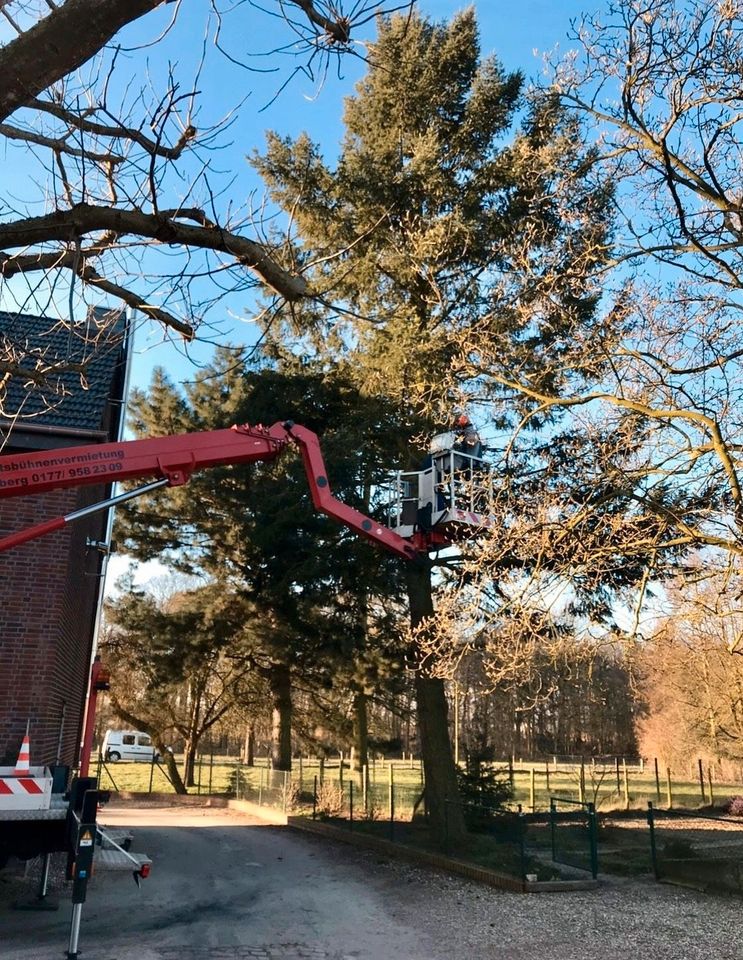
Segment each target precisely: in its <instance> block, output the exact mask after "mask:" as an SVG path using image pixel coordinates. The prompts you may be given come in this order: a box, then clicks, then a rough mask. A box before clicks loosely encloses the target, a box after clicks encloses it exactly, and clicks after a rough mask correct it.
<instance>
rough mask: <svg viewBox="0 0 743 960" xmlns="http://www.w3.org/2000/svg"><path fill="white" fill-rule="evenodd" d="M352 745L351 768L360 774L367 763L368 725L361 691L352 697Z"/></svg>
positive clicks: (364, 696)
mask: <svg viewBox="0 0 743 960" xmlns="http://www.w3.org/2000/svg"><path fill="white" fill-rule="evenodd" d="M353 745H354V754H353V768H354V770H355V771H356V773H359V774H360V773H361V771H362V770H363V769H364V767H365V766H366V764H368V763H369V724H368V717H367V714H366V694H365V693H364V692H363V690H357V691H356V692H355V693H354V697H353Z"/></svg>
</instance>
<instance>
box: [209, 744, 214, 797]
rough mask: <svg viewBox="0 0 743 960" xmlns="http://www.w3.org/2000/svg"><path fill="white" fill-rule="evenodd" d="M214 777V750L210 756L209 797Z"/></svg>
mask: <svg viewBox="0 0 743 960" xmlns="http://www.w3.org/2000/svg"><path fill="white" fill-rule="evenodd" d="M213 775H214V750H212V752H211V753H210V754H209V796H211V793H212V777H213Z"/></svg>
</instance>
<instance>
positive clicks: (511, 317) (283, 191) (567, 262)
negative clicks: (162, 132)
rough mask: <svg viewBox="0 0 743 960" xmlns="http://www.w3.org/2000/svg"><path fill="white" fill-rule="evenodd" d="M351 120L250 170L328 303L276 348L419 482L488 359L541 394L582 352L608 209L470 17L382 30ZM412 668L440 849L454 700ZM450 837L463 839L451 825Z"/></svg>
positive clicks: (297, 319)
mask: <svg viewBox="0 0 743 960" xmlns="http://www.w3.org/2000/svg"><path fill="white" fill-rule="evenodd" d="M344 120H345V127H346V133H345V136H344V139H343V142H342V144H341V149H340V154H339V156H338V158H337V161H336V162H335V164H334V165H331V164H329V163H328V162H326V161H325V160H324V159H323V156H322V152H321V150H320V148H319V147H318V146H317V145H315V144H314V143H312V141H311V139H310V137H309V136H307V135H302V136H300V137H298V138H297V139H291V138H282V137H279V136H278V135H276V134H272V133H270V134H268V140H267V148H266V150H265V152H264V153H263V154H262V155H256V156H254V157H253V163H254V165H255V167H256V168H257V170H258V171H259V172H260V173H261V175H262V177H263V179H264V180H265V182H266V184H267V187H268V190H269V193H270V195H271V198H272V199H273V201H274V202H275V203H277V204H278V205H279V206H280V207H281V208H283V210H284V211H286V213H287V215H290V217H291V232H292V235H291V236H290V237H289V238H288V239H287V240H286V243H285V246H284V250H285V254H286V257H287V261H288V262H292V263H293V264H295V265H298V266H300V267H301V268H302V270H303V271H304V273H305V274H306V275H307V276H308V278H310V279H311V282H312V283H313V285H314V286H315V288H316V289H322V290H324V291H325V299H326V303H327V310H326V311H325V312H324V313H321V312H319V311H318V310H317V309H316V308H313V310H312V312H311V313H309V312H305V313H304V314H302V313H301V311H295V312H293V313H292V314H291V315H286V316H284V317H283V321H284V322H283V323H282V324H275V325H274V327H273V329H272V331H271V335H272V338H273V342H274V349H275V350H276V351H277V352H281V351H286V344H287V342H291V343H292V344H293V345H294V346H293V349H300V348H301V349H302V350H308V351H314V352H315V353H316V354H318V355H320V356H324V357H332V358H333V361H334V362H335V363H337V364H345V365H346V367H347V369H348V371H349V375H350V376H352V377H353V378H354V379H355V380H356V382H357V383H358V384H359V386H360V388H361V389H362V390H363V391H365V392H366V393H368V394H371V395H379V396H385V397H387V398H389V399H390V400H391V401H393V402H394V403H395V404H396V405H397V409H398V411H399V414H400V421H401V423H400V428H399V432H398V442H399V441H400V439H401V438H402V441H403V442H402V447H403V455H402V457H401V460H402V462H403V463H405V462H406V463H407V465H408V466H410V465H412V464H414V463H415V461H416V459H417V458H419V457H420V446H419V441H418V440H417V438H416V436H415V435H414V434H413V433H408V434H405V433H404V430H405V428H404V421H405V420H406V419H407V418H409V417H410V415H411V414H412V415H414V416H415V417H418V418H423V419H426V418H427V420H428V424H429V426H430V427H433V426H434V424H435V423H436V421H437V420H439V421H440V420H445V419H447V418H448V417H449V416H450V413H451V409H452V407H453V406H455V405H457V404H460V405H461V404H464V403H465V402H467V403H468V404H469V405H473V404H476V403H477V398H478V397H481V396H482V395H483V393H484V394H485V395H486V396H492V393H493V390H494V389H496V388H494V387H493V385H492V384H490V383H489V382H488V363H489V362H490V359H489V358H490V357H491V356H492V355H493V353H495V354H496V355H497V356H498V360H499V362H502V360H503V358H504V357H510V358H511V359H512V362H513V363H514V364H517V365H519V366H520V368H521V369H530V370H533V371H538V372H539V375H542V376H543V375H545V370H546V369H547V368H546V366H545V364H544V363H543V362H541V361H542V360H543V358H544V356H545V355H546V354H547V353H548V352H550V356H551V358H559V354H560V352H561V351H566V350H571V349H574V345H572V344H571V330H573V329H574V328H575V326H576V324H577V322H578V320H579V319H582V320H584V321H585V320H586V318H587V317H590V316H591V315H592V313H593V311H594V309H595V307H596V297H597V293H596V290H595V289H593V288H592V287H591V286H590V284H589V283H588V282H586V281H585V279H584V276H585V273H586V269H587V268H588V267H589V266H591V265H595V263H596V260H597V259H598V258H600V257H601V256H602V255H603V253H604V251H605V249H606V244H605V239H606V236H605V235H606V230H607V223H608V216H609V212H608V210H609V205H608V200H609V192H608V191H607V190H606V189H603V188H597V186H596V184H594V183H589V182H588V181H587V179H586V174H587V171H588V169H589V168H588V166H587V165H586V163H585V159H586V158H585V155H584V152H583V150H582V146H581V137H580V130H579V128H578V126H577V125H576V123H575V122H574V121H572V120H570V119H569V118H567V117H566V116H565V115H564V114H563V113H562V112H561V111H560V109H559V107H558V105H557V104H556V103H555V101H554V100H551V99H542V100H540V101H535V102H531V103H529V102H527V101H526V99H525V97H524V92H523V78H522V76H521V75H520V74H519V73H508V72H506V71H505V70H504V69H503V68H502V67H501V66H500V64H499V63H498V61H497V60H496V59H495V58H494V57H488V58H484V59H482V58H481V56H480V48H479V41H478V30H477V23H476V18H475V13H474V11H473V10H472V9H469V10H467V11H465V12H463V13H461V14H459V15H457V16H456V17H454V19H453V20H452V21H451V22H450V23H449V24H434V23H432V22H430V21H428V20H427V19H425V18H424V17H422V16H420V15H412V16H404V17H403V16H392V17H389V18H385V19H382V20H381V21H380V23H379V34H378V39H377V42H376V43H375V44H374V45H373V47H372V48H371V50H370V55H369V70H368V73H367V75H366V77H365V78H364V79H363V80H362V81H361V82H360V83H359V84H358V87H357V91H356V95H355V96H353V97H351V98H349V99H348V100H347V102H346V108H345V116H344ZM300 345H301V346H300ZM558 368H559V363H555V364H552V365H551V366H550V367H549V370H550V371H554V370H557V369H558ZM550 375H554V374H550ZM430 577H431V573H430V565H429V567H428V568H426V567H423V568H421V569H412V568H411V569H410V570H409V571H408V577H407V591H408V598H409V601H410V615H411V621H412V623H413V626H414V627H416V628H418V629H419V630H420V628H421V627H423V628H424V629H423V633H425V624H426V622H427V621H429V620H431V618H432V617H433V614H434V607H433V602H432V596H431V579H430ZM411 657H412V661H411V662H412V663H413V665H414V668H415V673H416V696H417V706H418V719H419V730H420V734H421V738H422V750H423V758H424V764H425V771H426V790H427V801H428V809H429V812H430V815H431V821H432V824H433V826H434V830H435V831H437V832H438V833H439V834H441V833H443V829H444V822H445V820H446V819H447V817H446V806H447V799H448V800H451V798H453V797H455V796H456V793H457V788H456V776H455V771H454V764H453V758H452V751H451V746H450V742H449V735H448V723H447V706H446V700H445V697H444V688H443V682H442V681H441V680H440V679H437V678H436V677H435V676H434V675H433V672H434V671H432V670H431V669H430V667H431V663H430V661H428V660H426V659H424V658H422V657H418V658H416V657H415V654H414V653H413V654H411ZM448 827H449V830H450V832H458V831H461V830H463V829H464V824H463V820H462V819H461V817H458V816H457V814H456V810H455V809H454V808H452V809H451V810H450V815H449V817H448Z"/></svg>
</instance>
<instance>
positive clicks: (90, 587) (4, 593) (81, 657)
mask: <svg viewBox="0 0 743 960" xmlns="http://www.w3.org/2000/svg"><path fill="white" fill-rule="evenodd" d="M103 496H105V488H103V487H101V486H97V487H86V488H81V489H80V490H57V491H53V492H51V493H47V494H42V495H39V496H35V497H21V498H12V499H10V500H5V501H0V533H2V535H5V534H6V533H12V532H14V531H16V530H20V529H22V528H24V527H28V526H32V525H33V524H34V523H38V522H39V521H40V520H42V519H50V518H52V517H56V516H59V515H61V514H66V513H69V512H70V511H72V510H76V509H78V508H79V507H82V506H85V505H87V504H88V503H92V502H94V501H95V500H98V499H101V498H102V497H103ZM104 536H105V519H104V518H103V517H101V516H100V515H99V516H93V517H90V518H87V519H85V520H82V521H78V522H77V523H75V524H71V525H70V526H69V527H67V528H65V529H63V530H60V531H58V532H56V533H53V534H51V535H48V536H46V537H42V538H41V539H39V540H35V541H31V542H30V543H27V544H24V545H22V546H20V547H17V548H15V549H14V550H12V551H9V552H7V553H5V554H2V555H0V577H1V578H2V588H1V590H0V596H1V597H2V608H0V678H1V679H0V765H10V764H15V760H16V757H17V756H18V748H19V746H20V743H21V740H22V738H23V735H24V733H25V731H26V723H27V722H28V723H29V732H30V740H31V763H32V764H34V765H37V764H50V763H55V762H56V761H57V758H58V756H59V759H60V762H62V763H67V764H70V765H73V764H74V763H75V761H76V760H77V753H78V745H79V743H80V737H81V726H82V717H83V707H84V701H85V694H86V689H87V676H88V665H89V663H90V657H91V652H92V646H93V639H94V638H93V630H94V624H95V617H96V609H97V602H98V594H99V589H100V573H101V554H100V553H99V552H98V551H97V550H93V551H91V550H87V549H86V546H85V544H86V538H87V537H90V538H91V539H95V540H101V539H102V538H103V537H104Z"/></svg>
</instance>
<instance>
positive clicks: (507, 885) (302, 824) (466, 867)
mask: <svg viewBox="0 0 743 960" xmlns="http://www.w3.org/2000/svg"><path fill="white" fill-rule="evenodd" d="M287 823H288V826H290V827H292V828H293V829H295V830H304V831H306V832H308V833H315V834H319V835H320V836H325V837H329V838H331V837H332V839H334V840H340V841H342V842H343V843H350V844H352V845H353V846H356V847H362V848H365V849H367V850H376V851H378V852H379V853H385V854H387V855H388V856H390V857H396V858H398V859H400V860H407V861H408V862H410V863H414V864H416V865H420V866H429V867H435V868H438V869H439V870H445V871H446V872H447V873H454V874H456V875H458V876H460V877H466V878H467V879H468V880H475V881H476V882H478V883H485V884H488V885H489V886H491V887H498V888H499V889H501V890H512V891H515V892H517V893H553V892H558V891H559V892H567V891H572V890H593V889H595V888H596V886H598V884H597V881H596V880H593V879H591V880H549V881H541V882H539V881H538V882H536V883H532V882H529V881H526V882H523V881H521V880H517V879H516V878H515V877H509V876H507V875H506V874H502V873H496V872H495V871H494V870H488V869H487V868H486V867H478V866H476V865H475V864H472V863H466V862H465V861H463V860H455V859H454V858H453V857H445V856H443V855H442V854H437V853H428V852H427V851H424V850H415V849H414V848H412V847H405V846H403V845H402V844H399V843H393V842H392V841H391V840H384V839H382V838H381V837H370V836H368V835H365V834H363V833H361V832H360V831H359V832H353V831H351V830H347V829H344V828H343V827H336V826H334V825H333V824H330V823H322V822H320V821H317V820H309V819H308V818H306V817H288V818H287Z"/></svg>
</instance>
